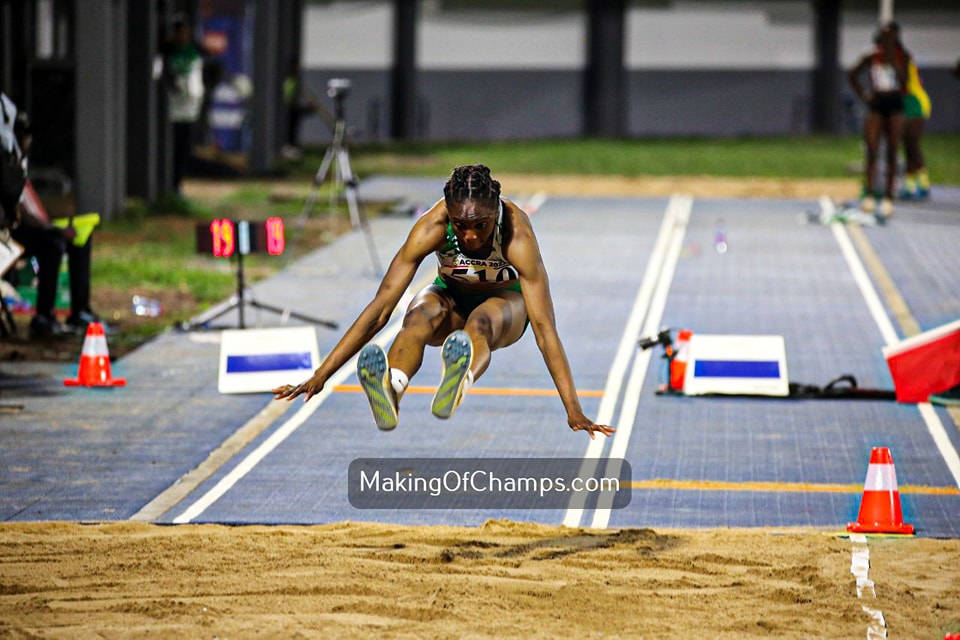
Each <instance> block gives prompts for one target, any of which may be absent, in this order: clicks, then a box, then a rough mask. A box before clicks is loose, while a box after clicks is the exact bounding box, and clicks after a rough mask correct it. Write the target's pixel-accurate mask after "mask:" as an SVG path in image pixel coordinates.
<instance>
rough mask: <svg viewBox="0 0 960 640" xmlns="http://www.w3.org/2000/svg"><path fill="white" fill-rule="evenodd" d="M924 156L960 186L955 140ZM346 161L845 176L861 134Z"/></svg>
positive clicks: (484, 148) (491, 146)
mask: <svg viewBox="0 0 960 640" xmlns="http://www.w3.org/2000/svg"><path fill="white" fill-rule="evenodd" d="M323 151H324V149H323V148H318V149H312V150H310V151H309V152H308V153H307V154H305V157H304V159H303V160H301V161H300V162H298V163H297V164H296V165H294V166H293V169H294V170H295V171H296V172H297V174H298V175H303V176H306V175H307V174H308V172H313V171H315V170H316V167H317V166H319V164H320V158H321V155H322V153H323ZM924 151H925V154H926V156H927V165H928V167H929V170H930V174H931V178H932V179H933V181H934V182H935V183H938V184H960V135H958V134H951V135H937V136H932V135H929V136H926V138H925V139H924ZM351 156H352V159H353V164H354V170H355V171H356V172H357V173H358V174H359V175H360V176H361V177H364V176H368V175H372V174H397V175H418V176H435V175H446V174H447V173H449V171H450V169H451V168H452V167H454V166H456V165H458V164H470V163H476V162H482V163H483V164H486V165H488V166H489V167H490V168H491V169H493V170H494V172H496V173H504V174H505V173H540V174H553V175H558V174H581V175H622V176H681V175H698V176H700V175H704V176H724V177H769V178H847V177H851V175H853V174H852V173H851V166H855V165H856V164H857V163H859V162H861V161H862V158H863V152H862V146H861V141H860V138H859V137H858V136H840V137H827V136H804V137H782V138H736V139H688V138H684V139H673V138H670V139H652V140H544V141H529V142H484V143H469V144H423V143H404V144H391V145H382V144H380V145H378V144H364V145H356V146H354V147H352V148H351Z"/></svg>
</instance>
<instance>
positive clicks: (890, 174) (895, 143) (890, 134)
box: [884, 113, 903, 200]
mask: <svg viewBox="0 0 960 640" xmlns="http://www.w3.org/2000/svg"><path fill="white" fill-rule="evenodd" d="M884 135H885V136H886V139H887V158H886V160H887V175H886V178H887V180H886V184H885V185H884V187H885V189H884V195H885V196H886V197H888V198H890V199H891V200H892V199H893V193H894V192H893V187H894V185H895V184H896V181H897V151H898V150H899V148H900V141H901V139H902V138H903V114H902V113H893V114H890V117H889V118H887V122H886V127H885V131H884Z"/></svg>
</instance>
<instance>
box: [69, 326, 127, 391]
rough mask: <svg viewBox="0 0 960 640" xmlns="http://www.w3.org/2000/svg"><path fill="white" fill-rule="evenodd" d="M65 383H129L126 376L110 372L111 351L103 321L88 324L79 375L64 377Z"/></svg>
mask: <svg viewBox="0 0 960 640" xmlns="http://www.w3.org/2000/svg"><path fill="white" fill-rule="evenodd" d="M63 384H64V386H67V387H81V386H82V387H122V386H124V385H126V384H127V379H126V378H114V377H112V376H111V374H110V353H109V352H108V351H107V337H106V335H104V333H103V325H102V324H101V323H99V322H91V323H90V324H89V325H87V335H86V337H85V338H84V339H83V351H82V352H81V354H80V369H79V371H78V372H77V377H76V378H64V379H63Z"/></svg>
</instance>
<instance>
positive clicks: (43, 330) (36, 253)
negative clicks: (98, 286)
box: [7, 112, 100, 339]
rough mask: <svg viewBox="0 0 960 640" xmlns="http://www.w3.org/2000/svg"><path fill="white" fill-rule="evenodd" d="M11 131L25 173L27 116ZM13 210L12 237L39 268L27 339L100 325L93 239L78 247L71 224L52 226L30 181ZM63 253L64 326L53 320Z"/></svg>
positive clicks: (29, 140) (29, 137)
mask: <svg viewBox="0 0 960 640" xmlns="http://www.w3.org/2000/svg"><path fill="white" fill-rule="evenodd" d="M14 132H15V135H16V139H17V143H18V145H19V149H20V153H21V156H22V163H23V166H24V170H26V165H27V158H28V156H29V152H30V146H31V145H32V143H33V134H32V127H31V123H30V118H29V116H28V115H27V114H26V113H24V112H20V113H18V114H17V119H16V125H15V127H14ZM16 210H17V212H16V219H17V222H16V224H14V225H13V227H12V229H11V237H12V238H13V239H14V240H16V241H17V242H18V243H20V244H21V245H22V246H23V248H24V256H25V257H34V258H36V263H37V301H36V306H35V313H34V317H33V318H32V319H31V321H30V325H29V327H28V333H29V336H30V338H31V339H42V338H51V337H53V338H55V337H60V336H64V335H68V334H72V333H74V332H80V331H82V332H85V331H86V328H87V325H88V324H89V323H90V322H99V321H100V320H99V318H98V316H97V314H96V313H94V312H93V310H92V309H91V307H90V257H91V249H92V237H91V235H90V234H89V233H84V234H83V236H85V237H82V238H79V239H80V240H82V242H79V243H78V234H77V229H76V228H75V226H74V225H73V224H72V219H68V220H67V221H66V224H64V225H62V226H60V225H57V224H53V223H51V220H50V216H49V215H48V214H47V212H46V209H45V208H44V206H43V204H42V202H41V201H40V198H39V197H38V196H37V194H36V192H35V191H34V190H33V187H32V185H31V184H30V182H29V180H27V181H26V185H25V188H24V191H23V195H22V196H21V199H20V201H19V202H18V203H17V204H16ZM65 254H66V256H67V260H68V268H69V276H70V315H69V316H68V317H67V320H66V326H65V325H63V324H61V323H60V322H59V320H57V318H56V315H55V309H54V307H55V304H56V297H57V284H58V279H59V273H60V265H61V262H62V261H63V256H64V255H65ZM7 277H8V279H10V278H12V274H10V273H9V272H8V276H7Z"/></svg>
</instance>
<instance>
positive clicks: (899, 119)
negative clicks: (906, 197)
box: [847, 24, 909, 216]
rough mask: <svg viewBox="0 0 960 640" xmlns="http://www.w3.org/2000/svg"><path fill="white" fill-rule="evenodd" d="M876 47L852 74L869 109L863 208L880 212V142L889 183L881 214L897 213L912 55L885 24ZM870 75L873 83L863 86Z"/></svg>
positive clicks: (853, 84)
mask: <svg viewBox="0 0 960 640" xmlns="http://www.w3.org/2000/svg"><path fill="white" fill-rule="evenodd" d="M874 43H875V44H876V47H875V48H874V49H873V51H871V52H869V53H868V54H866V55H865V56H863V57H862V58H860V60H859V61H858V62H857V64H856V65H854V67H853V68H852V69H850V72H849V74H848V76H847V77H848V80H849V81H850V86H851V87H852V88H853V91H854V93H855V94H856V95H857V97H858V98H860V99H861V100H863V102H865V103H866V105H867V107H868V111H867V117H866V119H865V120H864V122H863V139H864V143H865V144H866V163H865V166H864V176H863V196H862V199H861V201H860V208H861V209H863V210H864V211H866V212H868V213H872V212H873V211H874V210H875V209H876V199H875V197H874V193H875V188H874V184H873V182H874V176H875V174H876V169H877V154H878V153H879V149H880V139H881V138H884V139H885V140H886V147H887V148H886V161H887V162H886V164H887V166H886V169H887V171H886V180H885V183H884V189H883V199H882V200H881V202H880V213H882V214H883V215H885V216H888V215H890V214H892V213H893V197H894V186H895V184H896V179H897V148H898V147H899V146H900V138H901V137H902V136H903V93H904V89H905V87H906V86H907V63H908V61H909V60H908V56H907V54H906V53H905V52H904V51H903V49H901V48H900V47H899V46H898V40H897V34H896V31H895V30H894V29H893V28H892V27H891V26H890V25H889V24H885V25H883V26H882V27H881V28H880V31H878V32H877V36H876V37H875V38H874ZM864 72H866V75H867V77H868V79H869V84H868V85H867V87H866V88H864V86H863V85H862V84H861V83H860V76H861V75H863V74H864Z"/></svg>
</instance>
